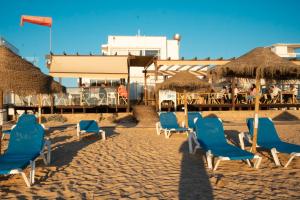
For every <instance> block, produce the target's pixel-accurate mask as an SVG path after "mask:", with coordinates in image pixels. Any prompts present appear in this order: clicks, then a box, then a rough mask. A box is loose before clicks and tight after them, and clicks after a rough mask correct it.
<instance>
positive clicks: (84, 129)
mask: <svg viewBox="0 0 300 200" xmlns="http://www.w3.org/2000/svg"><path fill="white" fill-rule="evenodd" d="M84 133H96V134H99V136H100V134H101V137H102V140H105V138H106V136H105V131H104V130H101V129H100V127H99V126H98V123H97V122H96V121H95V120H81V121H80V122H79V123H78V124H77V136H78V138H79V139H80V135H81V134H84Z"/></svg>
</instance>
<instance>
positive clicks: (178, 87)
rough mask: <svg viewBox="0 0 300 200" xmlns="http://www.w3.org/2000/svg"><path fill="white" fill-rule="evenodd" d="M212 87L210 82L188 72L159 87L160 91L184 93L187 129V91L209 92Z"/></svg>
mask: <svg viewBox="0 0 300 200" xmlns="http://www.w3.org/2000/svg"><path fill="white" fill-rule="evenodd" d="M210 87H211V86H210V84H209V83H208V81H204V80H201V79H199V78H198V77H197V76H195V75H194V74H191V73H190V72H187V71H181V72H178V73H176V74H175V75H174V76H172V77H171V78H169V79H167V80H166V81H165V82H163V83H161V84H158V85H157V88H158V89H169V90H175V91H178V92H184V114H185V126H186V127H187V126H188V115H187V113H188V107H187V95H186V93H187V91H196V90H198V91H199V90H209V89H210Z"/></svg>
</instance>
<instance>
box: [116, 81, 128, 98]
mask: <svg viewBox="0 0 300 200" xmlns="http://www.w3.org/2000/svg"><path fill="white" fill-rule="evenodd" d="M118 94H119V96H120V97H121V98H122V99H123V100H124V101H125V99H127V98H128V93H127V90H126V87H125V86H124V85H123V84H120V86H119V87H118Z"/></svg>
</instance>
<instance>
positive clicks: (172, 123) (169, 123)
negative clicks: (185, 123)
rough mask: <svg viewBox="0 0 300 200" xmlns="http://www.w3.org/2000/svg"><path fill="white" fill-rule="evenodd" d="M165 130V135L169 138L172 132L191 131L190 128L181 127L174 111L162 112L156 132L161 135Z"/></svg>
mask: <svg viewBox="0 0 300 200" xmlns="http://www.w3.org/2000/svg"><path fill="white" fill-rule="evenodd" d="M162 131H163V132H164V134H165V137H166V138H167V139H168V138H170V136H171V133H172V132H186V133H189V132H190V129H188V128H184V127H180V126H179V124H178V122H177V118H176V115H175V114H174V113H173V112H160V113H159V122H157V123H156V133H157V135H160V134H161V132H162Z"/></svg>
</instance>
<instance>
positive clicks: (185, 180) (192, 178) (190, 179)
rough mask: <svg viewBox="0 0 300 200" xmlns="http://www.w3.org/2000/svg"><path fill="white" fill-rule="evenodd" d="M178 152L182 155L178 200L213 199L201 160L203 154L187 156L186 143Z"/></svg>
mask: <svg viewBox="0 0 300 200" xmlns="http://www.w3.org/2000/svg"><path fill="white" fill-rule="evenodd" d="M179 151H180V153H182V161H181V174H180V182H179V199H181V200H185V199H213V189H212V186H211V183H210V181H209V175H208V174H207V171H206V167H205V163H204V162H203V159H202V155H204V154H202V152H201V155H199V154H198V153H197V154H196V155H191V154H189V152H188V142H187V141H186V142H184V143H183V144H182V145H181V147H180V149H179Z"/></svg>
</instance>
